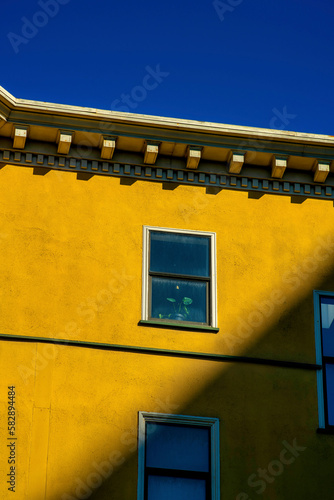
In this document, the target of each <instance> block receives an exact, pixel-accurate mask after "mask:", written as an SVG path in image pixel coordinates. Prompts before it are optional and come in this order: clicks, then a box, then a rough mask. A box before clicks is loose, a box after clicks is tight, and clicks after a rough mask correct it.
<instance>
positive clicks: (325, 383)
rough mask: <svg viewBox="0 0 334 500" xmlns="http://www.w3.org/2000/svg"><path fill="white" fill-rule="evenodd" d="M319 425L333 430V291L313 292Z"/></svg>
mask: <svg viewBox="0 0 334 500" xmlns="http://www.w3.org/2000/svg"><path fill="white" fill-rule="evenodd" d="M314 321H315V335H316V361H317V363H318V364H321V365H322V369H321V370H319V371H318V407H319V427H320V428H322V429H331V430H334V293H332V292H321V291H315V292H314Z"/></svg>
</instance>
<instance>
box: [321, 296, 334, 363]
mask: <svg viewBox="0 0 334 500" xmlns="http://www.w3.org/2000/svg"><path fill="white" fill-rule="evenodd" d="M321 326H322V328H321V331H322V349H323V355H324V356H334V297H321Z"/></svg>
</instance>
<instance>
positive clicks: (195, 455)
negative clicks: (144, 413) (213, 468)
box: [146, 423, 210, 472]
mask: <svg viewBox="0 0 334 500" xmlns="http://www.w3.org/2000/svg"><path fill="white" fill-rule="evenodd" d="M146 434H147V449H146V465H147V467H157V468H167V469H168V468H170V469H180V470H188V471H191V470H192V471H197V472H208V471H209V467H210V458H209V439H210V435H209V430H208V429H207V428H204V427H188V426H187V427H186V426H184V425H168V424H156V423H148V424H147V429H146Z"/></svg>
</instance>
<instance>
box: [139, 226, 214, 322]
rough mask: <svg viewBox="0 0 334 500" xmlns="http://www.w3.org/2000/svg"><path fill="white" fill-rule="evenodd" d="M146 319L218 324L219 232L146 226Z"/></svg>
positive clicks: (144, 278)
mask: <svg viewBox="0 0 334 500" xmlns="http://www.w3.org/2000/svg"><path fill="white" fill-rule="evenodd" d="M143 241H144V245H143V247H144V248H143V310H142V319H144V320H152V319H154V320H156V321H161V322H177V323H186V324H187V323H188V324H197V325H207V326H211V327H216V325H217V314H216V283H215V277H216V270H215V265H216V262H215V261H216V258H215V233H209V232H200V231H185V230H181V229H179V230H177V229H167V228H157V227H148V226H144V237H143Z"/></svg>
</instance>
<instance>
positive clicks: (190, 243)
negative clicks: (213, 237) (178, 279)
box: [150, 231, 210, 277]
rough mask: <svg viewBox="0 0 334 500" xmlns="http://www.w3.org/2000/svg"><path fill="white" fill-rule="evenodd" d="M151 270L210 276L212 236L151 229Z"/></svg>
mask: <svg viewBox="0 0 334 500" xmlns="http://www.w3.org/2000/svg"><path fill="white" fill-rule="evenodd" d="M150 271H155V272H160V273H172V274H186V275H189V276H205V277H209V276H210V238H208V237H206V236H192V235H186V234H178V233H163V232H160V231H151V254H150Z"/></svg>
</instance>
